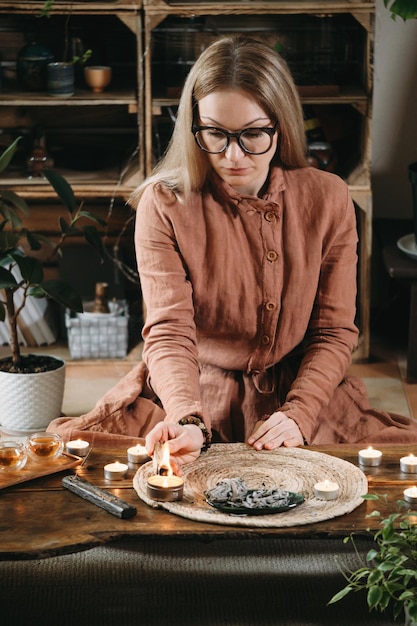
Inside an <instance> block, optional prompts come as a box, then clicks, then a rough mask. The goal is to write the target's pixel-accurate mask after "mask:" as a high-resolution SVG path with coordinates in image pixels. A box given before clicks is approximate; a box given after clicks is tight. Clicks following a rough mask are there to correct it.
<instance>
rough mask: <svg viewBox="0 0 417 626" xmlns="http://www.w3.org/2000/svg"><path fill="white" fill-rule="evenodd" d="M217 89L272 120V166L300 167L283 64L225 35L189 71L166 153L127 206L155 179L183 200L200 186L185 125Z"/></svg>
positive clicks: (298, 129) (299, 123)
mask: <svg viewBox="0 0 417 626" xmlns="http://www.w3.org/2000/svg"><path fill="white" fill-rule="evenodd" d="M222 89H236V90H242V91H244V92H245V93H247V94H248V95H249V96H250V97H251V98H253V99H254V100H255V101H256V102H257V104H258V105H259V106H260V107H261V108H262V109H263V110H264V111H265V113H267V114H268V116H269V117H270V118H271V120H277V121H278V129H279V141H278V146H277V152H276V154H275V156H274V160H275V161H276V162H278V163H279V164H280V165H281V166H282V167H283V168H285V169H294V168H298V167H304V166H305V165H306V156H305V155H306V140H305V133H304V124H303V111H302V106H301V102H300V98H299V95H298V92H297V88H296V86H295V84H294V81H293V79H292V76H291V73H290V71H289V69H288V66H287V64H286V63H285V61H284V60H283V59H282V58H281V57H280V56H279V54H278V53H276V52H275V51H274V50H273V49H272V48H270V47H269V46H266V45H265V44H263V43H262V42H260V41H258V40H256V39H252V38H247V37H244V36H242V35H237V36H225V37H222V38H221V39H218V40H216V41H215V42H214V43H212V44H211V45H210V46H209V47H208V48H206V50H204V52H202V54H201V55H200V57H199V58H198V59H197V61H196V62H195V64H194V65H193V67H192V68H191V70H190V72H189V74H188V76H187V79H186V81H185V84H184V88H183V90H182V95H181V98H180V102H179V106H178V112H177V118H176V122H175V126H174V131H173V134H172V137H171V140H170V142H169V145H168V148H167V150H166V153H165V155H164V156H163V157H162V159H161V161H160V162H159V163H158V164H157V166H156V167H155V169H154V170H153V172H152V174H151V175H150V176H149V177H148V178H147V179H146V180H145V181H144V182H143V183H142V184H141V185H140V186H139V187H138V189H137V190H136V191H135V192H134V194H133V196H132V199H131V202H132V201H133V202H134V203H136V202H137V201H138V200H139V198H140V196H141V195H142V193H143V190H144V189H145V187H147V186H148V185H149V184H151V183H155V182H160V181H163V182H164V183H165V184H166V185H167V186H169V187H170V188H171V189H173V190H174V191H176V192H178V193H180V194H182V195H184V196H185V197H186V196H187V195H188V194H189V193H191V192H192V191H195V190H199V189H201V188H202V186H203V185H204V183H205V181H206V178H207V174H208V172H209V170H210V169H211V168H210V164H209V161H208V158H207V156H206V154H205V153H204V152H203V151H202V150H201V149H200V148H199V147H198V146H197V144H196V142H195V140H194V136H193V134H192V132H191V126H192V123H193V119H194V116H195V114H196V109H197V105H198V102H199V100H201V98H204V97H205V96H207V95H208V94H210V93H212V92H214V91H220V90H222Z"/></svg>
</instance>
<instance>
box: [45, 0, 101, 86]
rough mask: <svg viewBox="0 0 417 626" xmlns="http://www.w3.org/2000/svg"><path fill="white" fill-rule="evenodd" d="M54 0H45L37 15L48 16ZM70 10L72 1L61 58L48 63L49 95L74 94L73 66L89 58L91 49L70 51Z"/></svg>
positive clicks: (66, 19) (70, 5)
mask: <svg viewBox="0 0 417 626" xmlns="http://www.w3.org/2000/svg"><path fill="white" fill-rule="evenodd" d="M54 4H55V0H45V1H44V3H43V6H42V8H41V9H40V11H39V17H45V18H48V19H49V18H50V17H51V14H52V11H53V8H54ZM71 11H72V2H70V3H69V6H68V13H67V14H66V16H65V21H64V47H63V52H62V57H61V60H60V61H58V60H55V61H54V62H51V63H48V67H47V82H48V93H49V95H51V96H56V97H61V98H66V97H68V96H72V95H73V94H74V66H75V64H76V63H80V64H81V65H84V63H86V62H87V61H88V59H89V58H90V56H91V54H92V51H91V50H85V51H80V53H79V54H71V52H70V32H69V24H70V18H71Z"/></svg>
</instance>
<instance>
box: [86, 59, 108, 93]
mask: <svg viewBox="0 0 417 626" xmlns="http://www.w3.org/2000/svg"><path fill="white" fill-rule="evenodd" d="M111 77H112V70H111V67H109V66H108V65H89V66H87V67H85V68H84V79H85V82H86V83H87V85H88V86H89V87H91V89H92V90H93V92H94V93H101V92H102V91H104V89H105V88H106V87H107V86H108V85H109V84H110V81H111Z"/></svg>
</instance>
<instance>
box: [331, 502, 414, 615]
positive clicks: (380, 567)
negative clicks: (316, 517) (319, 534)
mask: <svg viewBox="0 0 417 626" xmlns="http://www.w3.org/2000/svg"><path fill="white" fill-rule="evenodd" d="M363 497H364V499H367V500H378V499H379V498H380V497H384V498H386V496H377V495H375V494H367V495H366V496H363ZM397 506H398V512H396V513H392V514H390V515H388V517H385V518H383V519H382V516H381V514H380V512H379V511H373V513H371V516H372V517H380V518H381V520H380V528H379V529H378V530H377V531H376V532H375V534H374V536H373V540H374V542H375V546H374V547H373V548H371V549H370V550H369V551H368V553H367V555H366V558H365V561H364V562H363V563H361V566H360V567H359V568H358V569H357V570H355V571H353V572H352V571H349V572H345V571H343V570H342V573H343V576H344V578H345V579H346V582H347V584H346V586H345V587H344V588H343V589H341V591H339V592H338V593H336V594H335V595H334V596H333V597H332V598H331V600H330V601H329V604H333V603H334V602H338V601H340V600H342V598H345V597H346V596H347V595H348V594H350V593H352V592H358V591H366V592H367V596H366V599H367V604H368V608H369V610H377V611H381V612H383V611H385V610H387V609H388V608H389V607H390V608H391V609H392V610H393V614H394V618H395V619H397V618H398V617H399V616H400V615H401V613H402V612H403V611H404V613H405V624H406V626H412V625H413V626H415V625H416V624H417V524H416V515H415V512H413V511H410V510H409V508H407V503H406V502H404V501H403V500H400V501H398V502H397ZM344 541H345V543H346V542H348V541H352V542H353V544H354V538H353V537H352V536H350V537H346V538H345V540H344ZM358 556H359V555H358Z"/></svg>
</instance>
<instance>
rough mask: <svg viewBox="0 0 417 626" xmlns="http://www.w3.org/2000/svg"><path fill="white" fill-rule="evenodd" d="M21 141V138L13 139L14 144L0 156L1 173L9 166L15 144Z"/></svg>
mask: <svg viewBox="0 0 417 626" xmlns="http://www.w3.org/2000/svg"><path fill="white" fill-rule="evenodd" d="M21 139H22V138H21V137H18V138H17V139H15V140H14V142H13V143H12V144H11V145H10V146H9V147H8V148H7V149H6V150H5V151H4V152H3V154H2V155H1V156H0V172H3V171H4V170H5V169H6V167H7V166H8V165H9V163H10V161H11V160H12V158H13V155H14V153H15V152H16V148H17V144H18V143H19V141H20V140H21Z"/></svg>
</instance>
